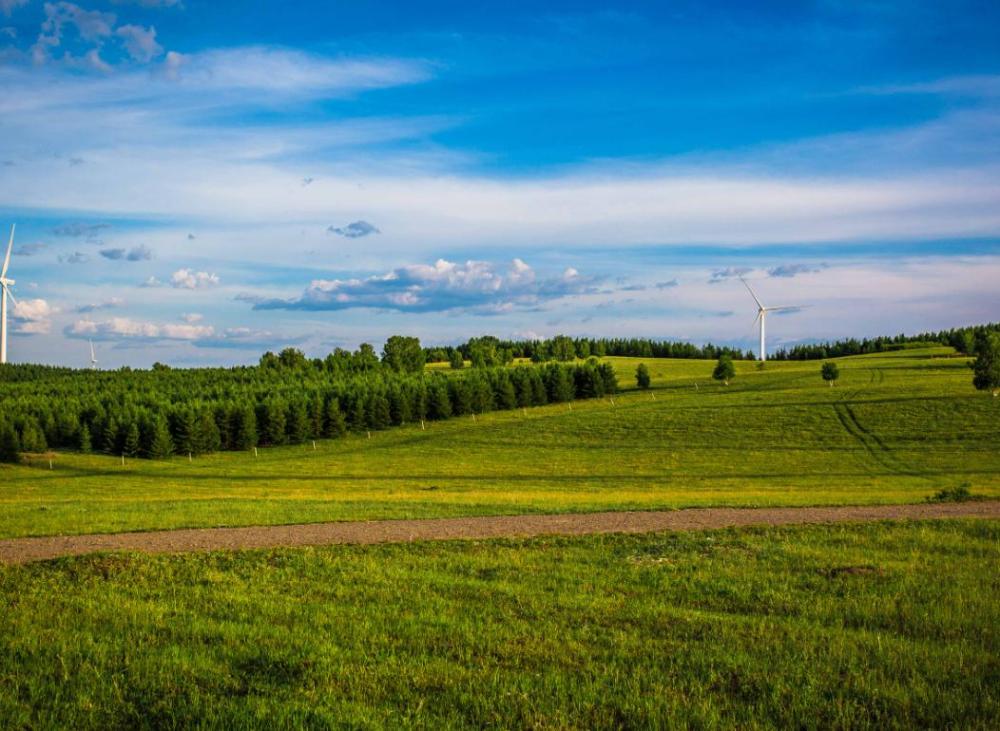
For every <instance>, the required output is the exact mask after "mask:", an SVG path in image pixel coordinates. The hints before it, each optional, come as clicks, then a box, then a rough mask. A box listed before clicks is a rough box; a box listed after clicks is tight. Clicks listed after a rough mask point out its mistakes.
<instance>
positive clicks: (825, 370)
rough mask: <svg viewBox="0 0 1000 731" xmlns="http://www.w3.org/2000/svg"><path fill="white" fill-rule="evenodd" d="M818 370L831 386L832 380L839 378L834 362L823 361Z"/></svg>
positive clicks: (838, 370) (838, 371)
mask: <svg viewBox="0 0 1000 731" xmlns="http://www.w3.org/2000/svg"><path fill="white" fill-rule="evenodd" d="M761 362H763V361H761ZM819 372H820V375H821V376H823V380H824V381H826V382H827V383H829V384H830V385H831V386H833V382H834V381H836V380H837V379H838V378H840V369H839V368H838V367H837V364H836V363H829V362H828V363H824V364H823V365H822V367H821V368H820V369H819Z"/></svg>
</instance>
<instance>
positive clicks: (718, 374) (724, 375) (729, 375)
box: [712, 353, 736, 386]
mask: <svg viewBox="0 0 1000 731" xmlns="http://www.w3.org/2000/svg"><path fill="white" fill-rule="evenodd" d="M735 377H736V367H735V366H734V365H733V359H732V358H731V357H729V355H727V354H725V353H723V354H722V355H720V356H719V361H718V362H717V363H716V364H715V370H713V371H712V378H714V379H715V380H716V381H722V382H723V383H724V384H726V385H727V386H728V385H729V382H730V381H731V380H732V379H733V378H735Z"/></svg>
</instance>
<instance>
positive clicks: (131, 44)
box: [115, 25, 163, 63]
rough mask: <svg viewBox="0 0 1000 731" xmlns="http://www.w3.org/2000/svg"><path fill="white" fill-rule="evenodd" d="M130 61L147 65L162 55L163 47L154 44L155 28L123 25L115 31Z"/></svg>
mask: <svg viewBox="0 0 1000 731" xmlns="http://www.w3.org/2000/svg"><path fill="white" fill-rule="evenodd" d="M115 35H116V36H118V37H119V38H121V39H122V44H123V45H124V46H125V50H126V51H127V52H128V55H129V56H131V57H132V60H134V61H139V62H140V63H148V62H150V61H152V60H153V59H154V58H156V57H157V56H159V55H160V54H161V53H163V46H161V45H160V44H159V43H157V42H156V28H153V27H152V26H150V27H149V28H143V27H142V26H141V25H123V26H120V27H119V28H118V30H116V31H115Z"/></svg>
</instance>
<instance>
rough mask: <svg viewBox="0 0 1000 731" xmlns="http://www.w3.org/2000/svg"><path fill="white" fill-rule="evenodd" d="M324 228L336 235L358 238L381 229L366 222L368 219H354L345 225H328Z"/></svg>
mask: <svg viewBox="0 0 1000 731" xmlns="http://www.w3.org/2000/svg"><path fill="white" fill-rule="evenodd" d="M326 230H327V232H328V233H332V234H337V236H343V237H345V238H348V239H360V238H362V237H363V236H368V235H370V234H377V233H381V231H379V230H378V229H377V228H376V227H375V226H373V225H372V224H370V223H368V221H354V222H352V223H349V224H347V225H346V226H328V227H327V229H326Z"/></svg>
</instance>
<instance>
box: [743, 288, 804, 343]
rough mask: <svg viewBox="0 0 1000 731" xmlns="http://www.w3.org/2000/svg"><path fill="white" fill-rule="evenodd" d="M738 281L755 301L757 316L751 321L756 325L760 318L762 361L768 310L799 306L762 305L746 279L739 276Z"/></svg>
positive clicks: (790, 308)
mask: <svg viewBox="0 0 1000 731" xmlns="http://www.w3.org/2000/svg"><path fill="white" fill-rule="evenodd" d="M740 281H741V282H743V286H745V287H746V288H747V291H748V292H749V293H750V296H751V297H753V301H754V302H756V303H757V317H756V319H754V321H753V322H754V324H755V325H756V324H757V321H758V320H760V354H759V355H760V360H761V362H764V361H765V360H767V348H766V347H765V346H764V321H765V320H766V319H767V313H768V312H780V311H782V310H797V309H799V308H798V307H764V305H762V304H761V302H760V300H759V299H757V295H756V294H754V291H753V290H752V289H751V288H750V285H749V284H747V280H745V279H744V278H743V277H740Z"/></svg>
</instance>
